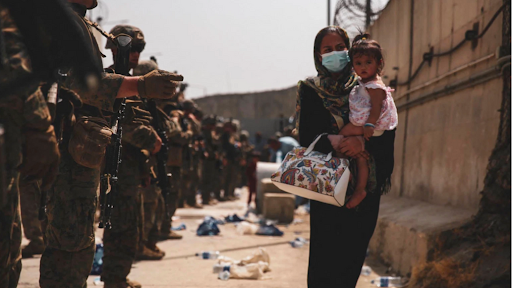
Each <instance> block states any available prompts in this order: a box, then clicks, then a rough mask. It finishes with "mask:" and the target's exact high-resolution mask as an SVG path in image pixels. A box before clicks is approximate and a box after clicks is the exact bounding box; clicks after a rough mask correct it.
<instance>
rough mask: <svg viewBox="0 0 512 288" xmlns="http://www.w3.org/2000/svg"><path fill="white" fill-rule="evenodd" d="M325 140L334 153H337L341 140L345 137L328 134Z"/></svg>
mask: <svg viewBox="0 0 512 288" xmlns="http://www.w3.org/2000/svg"><path fill="white" fill-rule="evenodd" d="M327 138H328V139H329V141H331V145H332V148H334V150H336V151H339V150H340V144H341V141H342V140H343V138H345V136H343V135H332V134H329V135H327Z"/></svg>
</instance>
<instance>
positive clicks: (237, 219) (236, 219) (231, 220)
mask: <svg viewBox="0 0 512 288" xmlns="http://www.w3.org/2000/svg"><path fill="white" fill-rule="evenodd" d="M224 219H225V220H226V222H228V223H235V222H242V221H244V219H242V218H240V217H238V215H236V214H233V215H229V216H226V218H224Z"/></svg>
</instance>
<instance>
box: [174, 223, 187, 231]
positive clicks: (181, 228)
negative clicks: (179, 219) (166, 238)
mask: <svg viewBox="0 0 512 288" xmlns="http://www.w3.org/2000/svg"><path fill="white" fill-rule="evenodd" d="M186 229H187V226H186V225H185V223H181V224H180V225H179V226H178V227H172V228H171V230H172V231H181V230H186Z"/></svg>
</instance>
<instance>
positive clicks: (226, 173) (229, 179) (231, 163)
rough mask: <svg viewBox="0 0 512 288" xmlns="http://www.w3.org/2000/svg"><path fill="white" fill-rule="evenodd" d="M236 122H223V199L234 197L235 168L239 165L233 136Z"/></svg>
mask: <svg viewBox="0 0 512 288" xmlns="http://www.w3.org/2000/svg"><path fill="white" fill-rule="evenodd" d="M235 132H236V123H234V121H233V120H229V121H227V122H226V123H224V133H223V134H222V136H221V142H222V153H223V164H224V168H223V171H222V174H223V178H224V180H223V187H224V199H225V200H234V199H235V185H236V180H237V176H238V173H237V172H238V171H237V168H238V166H239V164H238V161H239V155H238V148H237V143H236V138H235Z"/></svg>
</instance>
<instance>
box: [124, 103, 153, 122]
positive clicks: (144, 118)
mask: <svg viewBox="0 0 512 288" xmlns="http://www.w3.org/2000/svg"><path fill="white" fill-rule="evenodd" d="M130 108H131V109H127V110H126V112H127V113H126V121H127V123H136V124H139V125H149V124H150V123H151V121H152V120H153V117H151V113H149V112H148V111H146V110H144V109H140V108H138V107H134V106H132V107H130Z"/></svg>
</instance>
